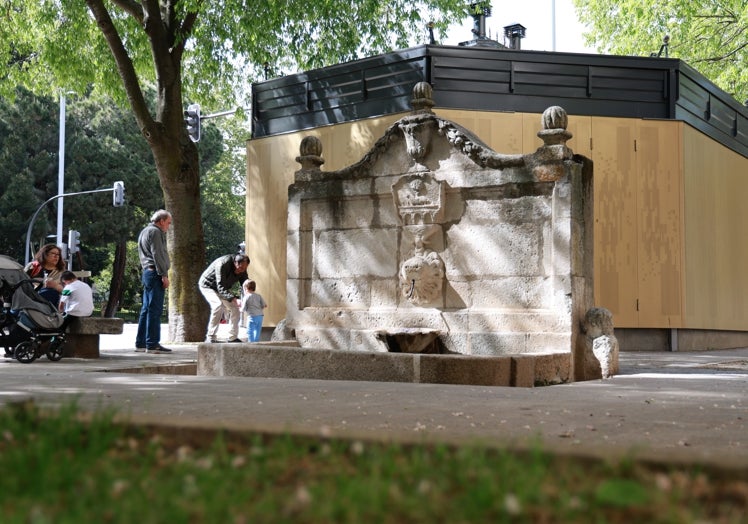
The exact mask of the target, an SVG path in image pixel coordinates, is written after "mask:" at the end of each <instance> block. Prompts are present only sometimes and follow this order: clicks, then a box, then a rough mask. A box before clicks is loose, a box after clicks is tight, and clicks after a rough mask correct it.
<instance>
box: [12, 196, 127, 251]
mask: <svg viewBox="0 0 748 524" xmlns="http://www.w3.org/2000/svg"><path fill="white" fill-rule="evenodd" d="M106 191H114V188H110V189H92V190H91V191H78V192H77V193H68V194H67V195H55V196H53V197H51V198H48V199H47V200H45V201H44V203H43V204H42V205H40V206H39V207H38V208H37V209H36V211H34V214H33V216H32V217H31V220H30V221H29V227H28V229H27V230H26V262H24V265H25V264H28V263H29V262H31V230H32V229H33V228H34V222H36V217H37V216H38V215H39V212H40V211H41V210H42V209H43V208H44V206H46V205H47V204H49V203H50V202H52V201H53V200H56V199H58V198H59V199H62V197H63V196H77V195H88V194H91V193H104V192H106Z"/></svg>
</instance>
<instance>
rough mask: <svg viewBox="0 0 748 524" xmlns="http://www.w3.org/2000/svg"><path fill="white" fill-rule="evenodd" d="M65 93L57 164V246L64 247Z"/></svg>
mask: <svg viewBox="0 0 748 524" xmlns="http://www.w3.org/2000/svg"><path fill="white" fill-rule="evenodd" d="M65 95H66V93H65V91H60V144H59V147H58V149H57V151H58V153H57V154H58V155H59V158H58V162H57V195H58V198H59V200H58V201H57V245H58V246H59V247H62V195H64V194H65Z"/></svg>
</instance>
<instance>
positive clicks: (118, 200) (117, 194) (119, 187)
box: [112, 180, 125, 207]
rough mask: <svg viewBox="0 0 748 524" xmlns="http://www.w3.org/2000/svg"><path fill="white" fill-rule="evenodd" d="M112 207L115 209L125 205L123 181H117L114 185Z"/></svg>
mask: <svg viewBox="0 0 748 524" xmlns="http://www.w3.org/2000/svg"><path fill="white" fill-rule="evenodd" d="M112 205H113V206H114V207H122V206H124V205H125V183H124V182H123V181H122V180H117V181H116V182H115V183H114V193H112Z"/></svg>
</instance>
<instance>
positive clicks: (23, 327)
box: [0, 255, 65, 364]
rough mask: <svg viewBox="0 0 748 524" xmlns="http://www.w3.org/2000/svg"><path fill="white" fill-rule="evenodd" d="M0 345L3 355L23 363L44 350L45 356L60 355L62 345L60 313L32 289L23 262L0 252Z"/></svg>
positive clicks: (60, 356) (32, 359)
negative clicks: (0, 300)
mask: <svg viewBox="0 0 748 524" xmlns="http://www.w3.org/2000/svg"><path fill="white" fill-rule="evenodd" d="M0 296H2V299H3V307H2V310H0V346H2V347H3V348H4V349H5V356H6V357H10V358H15V359H16V360H18V361H19V362H23V363H25V364H27V363H29V362H33V361H34V360H36V359H37V358H38V357H39V356H40V355H42V354H44V353H46V355H47V358H48V359H49V360H52V361H57V360H60V359H61V358H62V350H63V346H64V345H65V326H64V325H63V324H64V317H63V316H62V314H60V312H59V311H57V308H56V307H55V306H54V305H52V303H50V302H49V301H48V300H46V299H44V298H42V297H40V296H39V295H38V294H37V292H36V290H35V289H34V281H33V280H32V279H31V278H29V277H28V275H26V273H25V272H24V271H23V266H22V265H20V264H19V263H18V262H16V261H15V260H13V259H12V258H9V257H7V256H4V255H0Z"/></svg>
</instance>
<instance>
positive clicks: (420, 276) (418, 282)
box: [400, 251, 444, 304]
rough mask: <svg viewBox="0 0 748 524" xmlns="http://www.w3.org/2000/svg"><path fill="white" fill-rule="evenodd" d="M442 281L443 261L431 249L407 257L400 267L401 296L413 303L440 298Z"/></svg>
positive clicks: (422, 302)
mask: <svg viewBox="0 0 748 524" xmlns="http://www.w3.org/2000/svg"><path fill="white" fill-rule="evenodd" d="M443 281H444V263H443V262H442V261H441V259H440V258H439V255H437V254H436V253H435V252H433V251H430V252H429V253H427V254H421V255H416V256H414V257H412V258H409V259H408V260H406V261H405V262H403V265H402V266H401V267H400V284H401V286H402V292H403V296H404V297H405V298H407V299H408V300H410V301H411V302H413V303H414V304H424V303H428V302H433V301H434V300H436V299H438V298H440V297H441V293H442V283H443Z"/></svg>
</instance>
